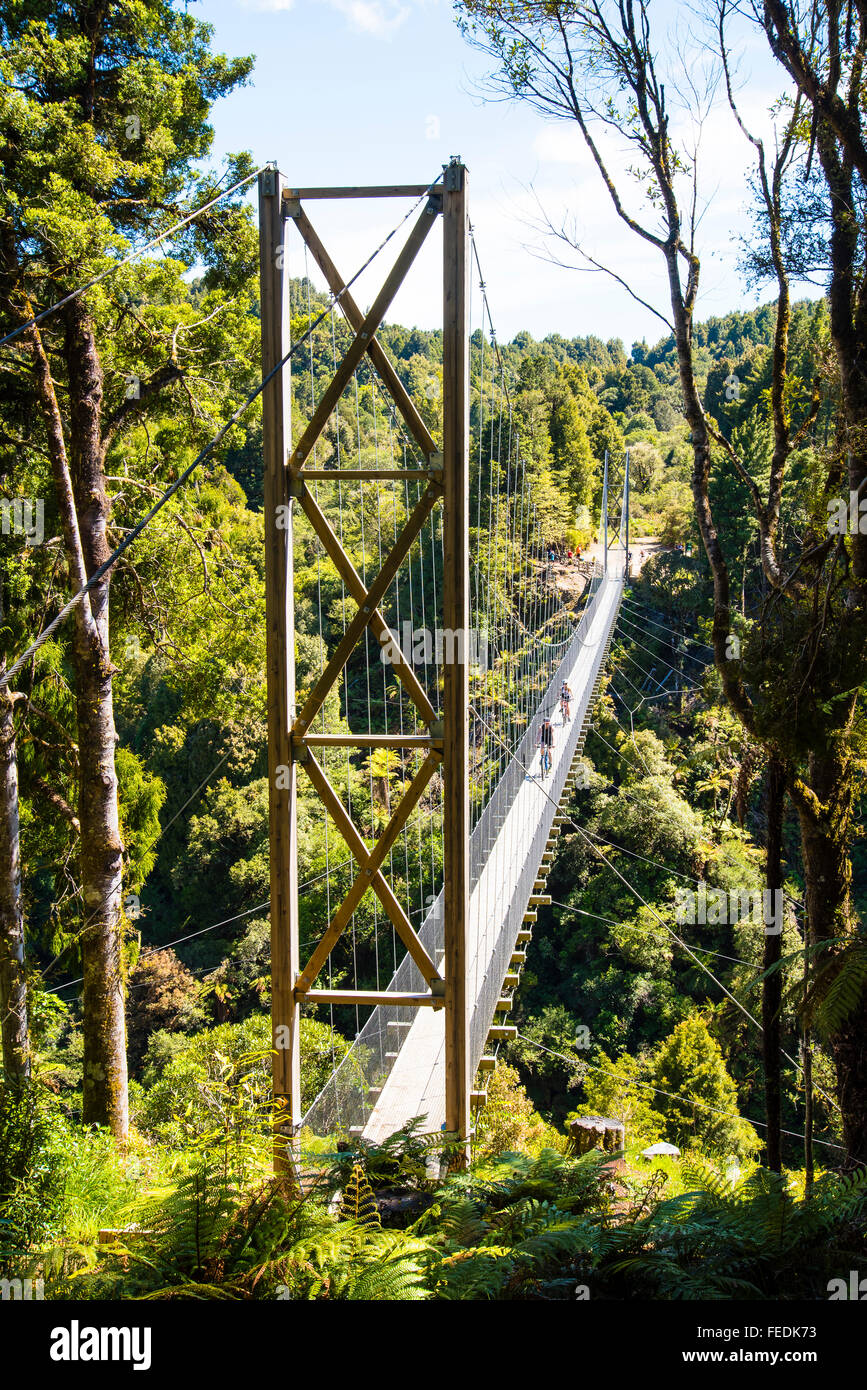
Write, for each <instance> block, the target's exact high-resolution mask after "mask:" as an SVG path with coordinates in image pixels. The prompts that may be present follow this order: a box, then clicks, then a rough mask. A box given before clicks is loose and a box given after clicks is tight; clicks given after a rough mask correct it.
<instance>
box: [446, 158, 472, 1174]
mask: <svg viewBox="0 0 867 1390" xmlns="http://www.w3.org/2000/svg"><path fill="white" fill-rule="evenodd" d="M443 185H444V188H445V192H444V194H443V627H444V628H451V630H452V631H453V632H459V633H463V635H464V641H463V643H458V644H457V645H458V651H455V652H454V653H453V655H454V656H455V657H459V656H461V655H462V656H463V657H464V660H463V661H462V660H454V661H452V662H449V663H447V664H446V665H445V666H444V674H443V723H444V730H445V736H444V743H443V783H444V800H443V826H444V844H443V861H444V863H443V867H444V885H445V886H444V930H445V939H444V945H445V974H446V1019H445V1058H446V1130H447V1131H448V1132H449V1133H450V1134H454V1135H456V1136H457V1139H458V1141H459V1144H460V1150H459V1154H458V1156H457V1160H458V1162H459V1163H462V1164H465V1163H466V1162H467V1161H468V1158H469V1136H470V1088H471V1084H472V1078H471V1076H470V1027H469V1022H470V1014H469V1000H468V979H467V976H468V964H469V962H468V958H467V927H468V922H469V897H470V883H469V837H470V807H469V782H470V776H469V772H470V770H469V758H468V750H469V718H468V712H469V689H468V668H467V664H466V657H467V655H468V648H469V640H468V638H469V625H470V604H469V591H470V576H469V302H470V294H469V287H470V262H469V236H468V230H469V226H468V218H467V177H466V169H465V168H464V166H463V165H462V164H461V163H459V162H457V161H456V162H453V163H451V164H450V165H449V166H448V169H447V170H446V172H445V176H444V179H443ZM461 647H462V648H463V651H462V652H461V651H460V648H461Z"/></svg>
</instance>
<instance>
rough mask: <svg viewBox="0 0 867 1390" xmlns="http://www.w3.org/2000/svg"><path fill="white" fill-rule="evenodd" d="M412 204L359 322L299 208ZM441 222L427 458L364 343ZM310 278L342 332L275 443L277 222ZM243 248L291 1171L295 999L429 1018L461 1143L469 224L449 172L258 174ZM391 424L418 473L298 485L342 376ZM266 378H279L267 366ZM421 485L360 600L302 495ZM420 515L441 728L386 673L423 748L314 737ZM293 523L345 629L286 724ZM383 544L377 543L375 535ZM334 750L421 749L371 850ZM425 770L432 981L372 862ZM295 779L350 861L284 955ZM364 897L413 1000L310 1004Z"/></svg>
mask: <svg viewBox="0 0 867 1390" xmlns="http://www.w3.org/2000/svg"><path fill="white" fill-rule="evenodd" d="M411 197H414V198H417V199H420V200H422V202H423V207H422V211H421V214H420V216H419V218H418V220H417V221H416V222H415V224H414V226H413V227H412V230H411V232H410V234H409V237H408V239H407V241H406V244H405V245H404V247H403V249H402V251H401V252H400V254H399V255H398V257H397V260H396V261H395V263H394V266H393V268H392V270H391V271H390V273H389V275H388V276H387V278H386V280H385V282H384V283H383V286H382V289H381V290H380V292H379V294H378V295H377V296H376V299H375V300H374V303H373V305H372V307H371V308H370V310H369V311H368V312H367V314H364V313H362V311H361V310H360V308H359V307H358V305H357V304H356V302H355V300H354V299H353V298H352V295H351V293H350V289H349V287H348V286H347V284H346V282H345V281H344V280H343V279H342V277H341V275H340V273H339V271H338V270H337V267H336V266H335V264H334V262H333V260H332V259H331V257H330V256H329V254H328V252H327V250H326V248H325V246H324V245H323V243H322V241H321V240H320V238H319V236H318V234H317V233H316V231H315V229H314V227H313V225H312V223H311V221H310V217H309V215H308V211H307V208H308V206H309V204H311V203H314V202H316V201H317V200H320V199H338V200H345V201H347V202H349V201H350V200H355V199H359V198H411ZM440 218H441V219H442V223H443V255H442V263H443V448H442V452H440V451H439V450H438V448H437V445H436V442H435V440H434V439H433V437H432V436H431V434H430V432H429V430H428V429H427V427H426V425H425V424H424V421H423V420H422V418H421V416H420V415H419V413H418V411H417V410H416V408H415V406H414V404H413V402H412V400H411V398H410V397H409V395H408V393H407V392H406V390H405V388H404V386H403V384H402V383H401V381H400V379H399V377H398V375H397V373H396V371H395V370H394V368H393V367H392V365H391V363H390V361H389V359H388V357H387V356H386V354H385V352H384V351H383V349H382V347H381V346H380V344H379V342H378V341H377V337H376V334H377V330H378V328H379V327H380V325H381V323H382V321H383V318H384V316H385V314H386V312H387V310H388V307H389V305H390V304H391V302H392V300H393V298H394V295H395V294H396V292H397V290H398V289H399V287H400V285H401V284H402V283H403V280H404V278H405V277H406V275H407V273H408V271H409V270H410V267H411V266H412V264H413V262H414V260H415V258H416V256H417V254H418V252H419V250H420V249H421V246H422V245H423V243H424V242H425V240H426V238H427V236H428V234H429V233H430V231H431V229H432V228H433V226H434V224H435V223H436V222H437V221H438V220H439V219H440ZM293 223H294V225H295V227H296V228H297V230H298V233H300V236H301V237H302V239H303V241H304V242H305V243H306V245H307V247H308V248H309V251H310V253H311V254H312V256H313V258H314V260H315V261H316V263H317V265H318V266H319V269H320V270H321V272H322V274H323V275H324V277H325V280H326V282H327V285H328V288H329V291H330V293H331V295H332V298H333V301H334V302H335V303H336V304H337V306H338V307H339V308H340V310H341V312H342V313H343V315H344V318H345V319H346V321H347V323H348V324H349V326H350V328H351V329H352V331H353V333H354V335H355V336H354V338H353V341H352V344H351V346H350V347H349V349H348V351H347V352H346V354H345V356H344V358H343V360H342V361H341V362H340V364H339V366H338V367H337V369H336V371H335V373H334V376H333V379H332V381H331V382H330V384H329V386H328V387H327V389H326V390H325V392H324V393H323V395H322V397H321V399H320V402H319V404H318V406H317V407H316V409H315V410H314V412H313V415H312V418H311V419H310V421H309V423H308V424H307V426H306V427H305V429H304V431H303V433H302V434H301V436H300V438H299V439H297V440H296V441H295V443H294V444H293V439H292V421H291V393H290V367H291V363H290V361H289V360H288V358H289V354H290V352H291V345H290V342H289V274H288V270H287V268H286V261H287V257H286V255H285V254H284V246H285V242H286V239H287V237H288V236H289V235H290V234H291V233H292V224H293ZM259 228H260V231H259V251H260V280H261V323H262V373H263V379H265V378H269V377H270V379H269V380H268V384H267V385H266V387H265V389H264V391H263V395H262V414H263V453H264V513H265V561H266V621H267V680H268V783H269V816H270V892H271V982H272V1024H273V1035H272V1036H273V1043H272V1045H273V1048H274V1057H273V1089H274V1097H275V1100H276V1101H278V1102H280V1103H282V1104H283V1105H284V1107H285V1109H284V1111H283V1116H282V1120H281V1122H280V1123H279V1125H278V1136H277V1143H276V1148H275V1163H276V1166H277V1167H278V1169H284V1170H285V1169H288V1168H290V1167H291V1159H292V1153H291V1150H292V1146H293V1141H294V1139H295V1137H296V1136H297V1133H298V1129H299V1124H300V1119H301V1072H300V1045H299V1040H300V1032H299V1023H300V1007H301V1005H302V1004H303V1003H304V1002H305V1000H306V1001H308V1002H311V1003H313V1002H319V1003H329V1002H330V1003H333V1004H347V1003H352V1004H359V1005H368V1004H380V1003H393V1004H403V1005H405V1006H406V1005H409V1006H412V1007H415V1008H443V1009H444V1010H445V1046H446V1128H447V1130H448V1131H449V1132H450V1133H452V1134H454V1135H457V1136H458V1138H459V1140H461V1141H462V1145H463V1148H464V1150H465V1149H466V1146H467V1144H468V1140H469V1131H470V1086H471V1080H472V1078H471V1076H470V1059H469V1001H468V997H467V923H468V913H469V836H470V810H469V767H468V704H469V694H468V665H467V663H468V661H469V653H470V648H471V644H470V642H469V641H468V640H466V638H467V636H468V634H469V622H470V617H469V529H468V528H469V222H468V212H467V173H466V169H465V168H464V166H463V164H462V163H461V162H460V160H459V159H453V160H452V161H451V163H450V164H448V165H447V166H446V167H445V168H444V170H443V174H442V177H441V179H438V180H437V181H436V182H435V183H434V184H432V185H430V186H428V187H426V186H424V185H420V186H414V185H411V186H398V185H395V186H389V187H366V188H291V187H289V186H288V184H287V182H286V180H285V179H284V178H283V176H282V175H281V174H280V173H278V171H277V169H276V167H273V168H270V169H267V170H265V171H264V172H263V173H261V174H260V176H259ZM365 356H366V357H367V358H368V359H369V362H370V363H371V364H372V366H373V368H374V369H375V371H376V372H377V374H378V375H379V377H380V379H381V382H382V384H383V386H384V387H385V389H386V390H387V391H388V393H389V394H390V395H391V397H392V400H393V401H394V404H395V407H396V408H397V410H398V411H399V412H400V414H401V415H402V416H403V419H404V422H405V424H406V426H407V429H408V430H409V432H410V434H411V435H412V437H413V439H414V440H415V442H416V444H417V445H418V447H419V449H420V451H421V453H422V455H423V456H424V458H425V460H426V466H425V467H424V468H422V469H404V468H401V469H375V470H371V469H368V470H360V469H358V468H355V469H340V470H339V471H338V470H337V469H333V468H330V469H328V470H318V471H317V470H316V469H315V468H314V467H311V465H310V457H311V454H312V450H313V446H314V444H315V442H316V440H317V439H318V437H319V435H320V434H321V432H322V430H323V429H324V427H325V424H326V423H327V421H328V419H329V417H330V415H331V413H332V411H333V410H334V408H335V406H336V404H337V402H338V401H339V399H340V396H341V394H342V392H343V391H344V389H345V388H346V386H347V385H348V383H349V382H350V381H351V379H352V376H353V373H354V372H355V370H356V368H357V366H358V365H359V363H360V362H361V361H362V359H363V358H364V357H365ZM281 364H283V365H282V367H281ZM341 476H342V477H345V478H347V479H349V480H355V481H359V480H366V479H371V480H377V479H389V478H398V479H401V478H413V479H418V478H423V479H424V480H426V482H427V487H426V489H425V491H424V493H423V495H422V497H421V500H420V501H419V503H418V505H417V507H416V508H415V510H414V511H413V512H412V513H411V515H410V516H409V517H408V518H407V521H406V524H405V526H404V528H403V531H402V532H401V534H400V535H399V536H398V537H397V539H396V540H395V541H394V543H393V545H392V547H391V549H390V550H389V551H388V553H387V554H386V555H385V558H384V560H383V564H382V568H381V570H380V572H379V574H378V575H377V577H376V578H375V579H374V580H373V582H372V583H370V584H368V585H365V584H364V583H363V582H362V579H361V577H360V576H359V574H358V573H357V571H356V569H355V567H354V565H353V564H352V561H351V559H350V557H349V556H348V555H347V553H346V551H345V550H344V548H343V546H342V545H341V543H340V541H339V539H338V537H337V536H336V535H335V533H334V531H333V530H332V528H331V526H330V524H329V522H328V520H327V518H326V517H325V515H324V514H323V512H322V511H321V510H320V508H319V507H318V505H317V503H316V502H315V500H314V497H313V494H312V492H311V491H310V489H309V486H308V483H309V482H310V481H311V480H314V479H316V478H320V479H322V478H325V479H328V480H330V481H334V480H335V479H337V478H339V477H341ZM435 507H441V508H442V525H443V555H444V572H443V627H444V628H445V629H451V630H452V631H453V632H456V633H458V632H460V633H463V634H464V637H465V640H464V641H458V642H455V643H453V653H452V655H453V657H454V659H453V660H452V661H451V662H448V663H446V665H445V667H444V689H443V709H442V719H441V720H440V719H439V716H438V712H437V711H436V710H435V709H434V708H433V706H432V705H431V704H430V701H429V699H428V696H427V694H426V692H425V691H424V689H423V688H422V687H421V685H420V684H419V682H418V680H417V679H416V677H415V675H414V673H413V670H412V666H411V665H410V664H409V663H408V662H406V661H398V664H397V665H396V667H395V673H396V675H397V676H398V678H399V679H400V681H401V683H402V686H403V689H404V691H405V692H406V693H407V695H408V696H409V698H410V699H411V700H412V701H413V703H414V704H415V706H416V708H417V709H418V711H419V714H420V716H421V721H422V723H423V724H424V725H425V726H426V729H427V732H426V733H425V734H424V735H409V734H407V735H397V734H366V735H360V734H359V735H357V736H355V735H349V736H342V735H328V734H314V733H313V732H312V730H313V726H314V719H315V716H316V714H317V713H318V712H319V711H320V710H321V708H322V705H323V703H324V701H325V699H326V697H327V695H328V693H329V691H330V690H331V689H332V688H333V687H334V685H335V684H336V682H337V681H338V680H339V678H340V675H341V672H342V670H343V667H344V666H345V664H346V661H347V660H348V658H349V656H350V654H351V652H352V650H353V649H354V647H355V646H356V644H357V643H358V642H359V641H360V640H363V639H364V633H365V628H369V629H370V631H371V632H372V634H373V636H374V637H375V638H376V639H378V640H379V642H380V643H385V642H387V641H389V640H390V635H391V634H390V633H389V630H388V628H387V626H386V623H385V619H384V618H383V615H382V613H381V611H380V607H379V605H380V603H381V601H382V599H383V597H384V596H385V594H386V592H387V590H388V588H389V585H390V584H391V582H392V580H393V579H394V577H395V574H396V573H397V572H398V569H399V567H400V565H401V563H402V561H403V560H404V559H405V558H406V557H407V555H408V554H409V551H410V548H411V546H412V544H413V541H414V540H415V539H416V537H417V536H418V535H419V533H420V531H421V528H422V526H423V525H424V523H425V521H426V520H427V518H428V517H429V516H430V513H431V511H432V510H433V509H434V508H435ZM299 508H300V509H301V511H302V512H303V513H304V515H305V516H306V517H307V519H308V520H309V522H310V524H311V526H312V527H313V530H314V531H315V533H316V535H317V537H318V539H319V541H320V542H321V544H322V547H323V549H324V550H325V552H326V554H327V555H328V556H329V557H330V559H331V560H332V561H333V563H334V565H335V566H336V568H337V571H338V573H339V574H340V575H341V578H342V580H343V582H344V584H345V586H346V590H347V593H348V594H349V595H350V596H351V597H352V599H353V600H354V601H355V603H356V605H357V612H356V615H355V617H354V618H353V619H352V620H351V621H350V623H349V624H348V626H347V629H346V634H345V636H344V638H343V640H342V641H341V642H340V644H339V645H338V647H337V649H336V650H335V652H334V653H333V655H332V656H331V658H330V659H329V661H328V663H327V665H326V667H325V670H324V671H323V673H322V675H321V677H320V678H319V680H318V681H317V682H316V683H315V685H314V687H313V689H312V691H311V692H310V693H309V695H308V696H307V698H306V700H305V702H304V705H303V708H301V709H299V708H298V704H297V700H296V689H295V659H294V646H295V623H294V592H293V569H292V527H293V518H294V517H295V516H296V515H297V511H298V509H299ZM383 539H384V538H383ZM334 745H340V746H349V747H351V748H357V749H362V748H364V749H369V748H371V747H395V746H403V747H413V748H416V749H418V748H422V749H423V751H424V753H425V757H424V759H423V761H422V764H421V767H420V769H419V771H418V773H417V774H416V776H415V778H414V780H413V781H412V782H411V783H410V786H409V788H408V789H407V790H406V792H405V794H404V796H403V799H402V800H401V802H400V804H399V805H398V807H397V808H396V809H395V811H394V814H393V816H392V818H391V821H390V822H389V824H388V826H387V827H386V829H385V830H384V831H383V833H382V834H381V836H380V838H379V840H378V842H377V843H376V845H375V846H374V848H373V849H370V850H369V849H368V848H367V846H366V844H365V842H364V840H363V839H362V836H361V835H360V834H359V832H358V830H357V828H356V827H355V825H354V824H353V822H352V819H351V817H350V815H349V813H348V812H347V810H346V808H345V807H344V805H343V803H342V801H341V799H340V798H339V796H338V795H337V793H336V792H335V790H334V788H333V787H332V786H331V784H330V782H329V780H328V777H327V776H326V774H325V771H324V770H323V767H322V765H321V764H320V762H319V761H318V760H317V756H316V750H317V749H318V748H323V747H331V746H334ZM439 767H442V772H443V783H444V835H445V841H444V865H443V869H444V932H445V961H444V967H443V970H442V973H441V972H440V970H439V969H438V967H437V964H436V963H435V961H433V960H432V959H431V958H430V956H429V954H428V952H427V951H426V950H425V947H424V946H423V945H422V942H421V941H420V940H419V937H418V935H417V934H416V932H415V930H414V928H413V926H412V924H411V922H410V921H409V918H408V917H407V915H406V913H405V912H404V910H403V908H402V907H401V905H400V903H399V902H398V901H397V898H396V897H395V895H394V893H393V892H392V890H391V887H390V886H389V884H388V882H387V879H386V872H385V871H386V867H387V865H386V861H387V859H388V853H389V849H390V848H391V846H392V845H393V844H394V843H395V841H396V840H397V837H398V835H399V834H400V832H401V830H402V829H403V826H404V825H405V823H406V821H407V819H408V817H409V815H410V813H411V811H412V809H413V807H414V806H416V804H417V803H418V800H419V798H420V797H421V795H422V794H423V792H424V790H425V788H426V787H427V785H428V783H429V782H430V780H431V778H432V776H433V775H434V773H435V772H436V771H437V769H438V768H439ZM299 773H303V775H305V776H307V777H309V779H310V781H311V783H312V784H313V786H314V788H315V789H316V792H317V794H318V796H319V797H320V799H321V800H322V802H323V804H324V806H325V808H326V811H327V813H328V815H329V816H330V817H331V819H332V821H333V823H334V825H335V826H336V828H337V830H338V831H339V832H340V834H341V835H342V836H343V838H344V840H345V841H346V844H347V846H348V848H349V850H350V853H351V855H352V857H353V858H354V860H355V863H356V868H357V873H356V877H355V881H354V883H353V885H352V887H351V889H350V891H349V893H348V894H347V896H346V897H345V899H344V900H343V902H342V903H341V904H340V905H339V907H338V908H337V910H336V912H334V914H333V916H332V919H331V921H330V923H329V924H328V926H327V928H326V930H325V931H324V933H323V935H322V937H321V939H320V940H319V942H318V943H317V944H316V946H315V948H314V949H313V951H312V954H310V955H309V956H308V957H306V958H302V954H301V950H300V942H299V919H298V835H297V798H298V777H299ZM369 888H373V890H374V892H375V893H376V894H377V896H378V897H379V899H380V901H381V903H382V905H383V907H384V909H385V911H386V913H387V914H388V916H389V918H390V919H391V922H392V923H393V925H394V928H395V931H396V932H397V934H398V936H399V937H400V939H401V940H402V941H403V943H404V945H405V946H406V948H407V950H408V951H409V953H410V954H411V956H412V958H413V960H414V962H415V963H416V965H417V966H419V968H420V969H421V972H422V976H423V978H424V979H425V980H426V981H427V984H428V989H427V990H426V991H425V992H423V993H419V994H407V995H397V994H395V993H393V992H392V991H371V990H365V991H361V990H358V989H353V990H346V989H343V990H327V989H317V988H315V987H314V984H315V980H316V978H317V976H318V975H319V972H320V971H321V969H322V967H323V966H324V964H325V962H326V960H327V957H328V954H329V952H330V950H331V949H332V947H333V946H334V944H335V942H336V941H337V940H338V938H339V936H340V934H341V932H342V931H343V930H344V928H345V927H346V926H347V924H348V923H349V921H350V920H351V917H352V913H353V911H354V910H355V908H356V906H357V905H358V903H359V902H360V900H361V898H362V896H363V895H364V893H365V892H366V891H367V890H368V889H369Z"/></svg>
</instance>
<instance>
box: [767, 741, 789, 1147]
mask: <svg viewBox="0 0 867 1390" xmlns="http://www.w3.org/2000/svg"><path fill="white" fill-rule="evenodd" d="M785 804H786V774H785V769H784V768H783V765H782V763H781V762H780V761H779V759H777V758H771V760H770V762H769V764H768V836H767V861H766V868H765V884H766V886H767V888H768V891H769V893H770V894H771V898H770V901H771V902H773V903H776V901H777V899H776V894H777V892H778V891H781V890H782V887H783V869H782V857H783V811H784V808H785ZM774 926H775V927H778V928H779V929H780V932H779V934H770V933H768V932H766V933H765V949H764V958H763V961H762V965H763V967H764V970H765V972H767V971H769V970H771V971H772V973H771V974H770V975H768V974H767V973H766V974H765V978H764V980H763V981H762V1053H763V1059H764V1067H765V1120H766V1123H767V1127H768V1128H767V1166H768V1167H769V1168H770V1169H772V1171H773V1172H775V1173H781V1172H782V1170H783V1155H782V1135H781V1132H780V1125H781V1111H780V1094H781V1087H780V1060H781V1058H780V1046H781V1042H782V1039H781V1036H780V1006H781V1003H782V995H783V978H782V975H781V974H780V971H779V970H778V969H777V970H775V969H772V967H774V966H776V965H778V963H779V960H780V956H781V953H782V940H783V938H782V926H783V913H782V911H781V912H780V914H779V919H778V920H775V922H774Z"/></svg>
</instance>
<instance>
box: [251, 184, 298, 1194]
mask: <svg viewBox="0 0 867 1390" xmlns="http://www.w3.org/2000/svg"><path fill="white" fill-rule="evenodd" d="M280 183H281V180H280V177H279V175H278V174H277V173H276V171H275V170H266V171H265V172H263V173H261V174H260V175H259V228H260V231H259V282H260V296H261V308H260V317H261V340H262V374H263V376H267V375H268V374H269V372H271V371H273V369H274V368H275V367H276V365H277V363H278V362H280V361H281V360H282V358H283V357H284V356H285V353H286V351H287V345H288V343H289V275H288V272H287V271H285V270H284V269H283V268H282V266H283V258H282V256H280V255H279V252H280V249H281V247H282V244H283V209H282V200H281V196H280ZM266 190H268V191H266ZM291 401H292V397H291V393H290V389H289V367H288V365H287V366H286V367H285V368H284V369H283V371H282V372H278V373H277V374H276V375H275V376H274V377H273V379H272V380H271V381H269V383H268V385H267V386H266V387H265V389H264V391H263V392H262V450H263V457H264V512H265V625H266V658H265V664H266V673H267V688H268V697H267V706H268V812H269V814H268V823H269V850H270V896H271V1022H272V1046H273V1048H274V1051H273V1060H272V1078H273V1093H274V1099H275V1101H278V1102H283V1103H284V1104H285V1106H286V1120H287V1121H288V1124H287V1125H286V1126H285V1127H284V1128H283V1130H282V1132H281V1130H280V1129H279V1128H278V1130H277V1132H276V1133H275V1152H274V1166H275V1169H276V1170H277V1171H278V1172H282V1173H291V1171H292V1141H293V1138H294V1134H295V1132H296V1129H297V1127H298V1125H299V1124H300V1121H301V1047H300V1031H299V1026H300V1015H299V1012H298V1009H297V1007H296V1004H295V995H294V993H293V985H294V981H295V975H296V974H297V971H298V964H299V950H298V852H297V851H298V825H297V775H296V767H295V762H294V759H293V756H292V744H291V741H290V738H289V725H290V721H291V715H292V712H293V711H292V705H293V702H294V700H295V633H294V611H293V607H292V599H291V596H292V510H293V503H292V499H291V498H290V495H289V486H288V483H289V477H288V472H287V469H286V455H287V451H288V448H289V447H290V439H291V414H290V411H291ZM278 508H280V509H281V510H280V511H279V512H278ZM281 517H282V518H287V517H288V519H289V522H288V528H287V527H284V528H283V529H280V528H279V527H278V524H277V523H278V519H279V518H281ZM284 768H285V769H287V770H288V777H287V775H286V774H285V773H281V769H284ZM286 1129H288V1137H289V1143H288V1145H287V1142H286V1139H287V1136H286V1133H285V1130H286Z"/></svg>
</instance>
